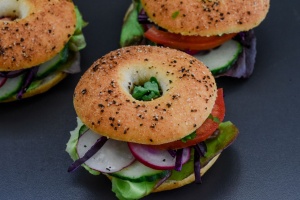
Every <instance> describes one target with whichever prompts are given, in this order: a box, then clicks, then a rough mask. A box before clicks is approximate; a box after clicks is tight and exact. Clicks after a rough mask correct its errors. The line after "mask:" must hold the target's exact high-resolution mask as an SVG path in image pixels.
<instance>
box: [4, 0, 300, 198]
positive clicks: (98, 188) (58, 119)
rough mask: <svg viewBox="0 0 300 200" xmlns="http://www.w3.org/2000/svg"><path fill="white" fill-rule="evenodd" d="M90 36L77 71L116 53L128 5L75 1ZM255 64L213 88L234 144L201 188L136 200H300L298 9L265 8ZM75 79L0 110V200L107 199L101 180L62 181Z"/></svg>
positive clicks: (293, 1)
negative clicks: (220, 95) (235, 133)
mask: <svg viewBox="0 0 300 200" xmlns="http://www.w3.org/2000/svg"><path fill="white" fill-rule="evenodd" d="M75 3H76V4H77V5H78V6H79V8H80V10H81V11H82V13H83V16H84V18H85V20H86V21H88V22H89V26H88V27H86V28H85V29H84V33H85V35H86V39H87V43H88V46H87V48H86V49H85V50H83V51H82V68H83V71H85V70H86V69H87V68H88V67H89V66H90V65H91V64H92V62H93V61H95V60H96V59H97V58H99V57H100V56H102V55H104V54H106V53H107V52H109V51H111V50H114V49H116V48H118V40H119V34H120V30H121V24H122V18H123V15H124V13H125V11H126V9H127V7H128V6H129V4H130V0H126V1H125V0H114V1H79V0H77V1H75ZM255 32H256V35H257V41H258V44H257V50H258V55H257V62H256V68H255V71H254V74H253V76H252V77H251V78H250V79H248V80H237V79H229V78H222V79H219V80H218V84H219V86H220V87H223V88H224V91H225V101H226V105H227V114H226V119H227V120H231V121H232V122H234V123H235V124H236V125H237V126H238V127H239V130H240V135H239V138H238V139H237V140H236V141H235V143H234V144H233V145H232V146H231V147H230V148H228V149H227V150H226V151H225V152H224V153H223V154H222V155H221V157H220V159H219V160H218V161H217V163H216V164H215V165H214V166H213V167H212V168H211V170H210V171H209V172H208V173H207V174H206V175H205V176H204V177H203V184H202V185H196V184H190V185H188V186H186V187H183V188H181V189H178V190H174V191H169V192H163V193H157V194H152V195H151V196H148V197H147V198H145V199H173V200H175V199H186V198H189V199H228V200H229V199H230V200H232V199H272V200H274V199H285V200H288V199H299V198H300V190H299V188H300V166H299V164H300V156H299V152H300V128H299V126H300V125H299V117H300V108H299V103H300V101H299V98H300V94H299V91H300V79H299V77H300V75H299V73H300V61H299V56H300V48H299V46H300V39H299V36H300V3H299V1H297V0H289V1H284V3H283V2H282V1H280V0H272V2H271V9H270V12H269V14H268V16H267V18H266V20H265V21H264V22H263V23H262V24H261V25H260V26H259V27H258V28H256V29H255ZM80 76H81V73H80V74H77V75H73V76H68V77H67V78H66V79H65V80H63V81H62V82H61V83H60V84H59V85H58V86H56V87H55V88H54V89H52V90H50V91H49V92H48V93H46V94H42V95H39V96H37V97H34V98H31V99H26V100H24V101H21V102H16V103H8V104H0V199H65V200H69V199H70V200H76V199H105V200H106V199H114V194H113V193H112V192H111V184H110V182H109V181H108V180H107V179H106V178H105V177H104V176H93V175H90V174H88V173H87V172H86V171H85V170H83V169H79V170H78V171H76V172H75V173H72V174H69V173H67V168H68V166H69V165H70V164H71V162H72V161H71V159H70V158H69V156H68V154H67V153H66V152H65V144H66V142H67V141H68V138H69V131H70V130H73V129H74V127H75V126H76V114H75V111H74V109H73V105H72V94H73V90H74V87H75V86H76V83H77V81H78V80H79V78H80Z"/></svg>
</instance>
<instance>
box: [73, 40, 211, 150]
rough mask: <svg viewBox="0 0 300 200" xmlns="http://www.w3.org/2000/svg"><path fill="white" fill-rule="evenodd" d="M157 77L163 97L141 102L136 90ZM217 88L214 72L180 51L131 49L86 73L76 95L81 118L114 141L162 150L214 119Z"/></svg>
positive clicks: (114, 54) (110, 56)
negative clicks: (135, 97)
mask: <svg viewBox="0 0 300 200" xmlns="http://www.w3.org/2000/svg"><path fill="white" fill-rule="evenodd" d="M150 77H155V78H156V79H157V80H158V82H159V86H160V88H161V90H162V96H161V97H159V98H157V99H154V100H152V101H139V100H135V99H134V98H133V97H132V95H131V91H132V90H133V87H134V85H143V83H145V82H146V81H149V79H150ZM216 92H217V88H216V83H215V80H214V77H213V76H212V74H211V72H210V71H209V70H208V68H207V67H206V66H205V65H204V64H203V63H202V62H200V61H198V60H197V59H195V58H194V57H192V56H190V55H188V54H186V53H183V52H181V51H178V50H174V49H169V48H163V47H153V46H131V47H125V48H121V49H118V50H115V51H112V52H110V53H108V54H107V55H105V56H103V57H102V58H100V59H98V60H97V61H96V62H94V63H93V65H92V66H91V67H90V68H89V69H88V70H87V71H86V72H85V73H84V75H83V76H82V77H81V79H80V80H79V83H78V84H77V86H76V88H75V92H74V107H75V110H76V113H77V115H78V117H79V118H80V119H81V120H82V121H83V123H84V124H85V125H87V126H88V127H89V128H90V129H92V130H93V131H95V132H96V133H99V134H101V135H104V136H107V137H109V138H112V139H116V140H121V141H126V142H135V143H140V144H150V145H157V144H163V143H167V142H172V141H175V140H179V139H181V138H183V137H185V136H187V135H189V134H191V133H192V132H193V131H194V130H196V129H197V128H198V127H199V126H200V125H201V124H202V123H203V122H204V121H205V120H206V119H207V117H208V116H209V114H210V112H211V110H212V108H213V105H214V103H215V99H216V95H217V93H216Z"/></svg>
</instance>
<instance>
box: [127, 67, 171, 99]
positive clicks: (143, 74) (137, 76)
mask: <svg viewBox="0 0 300 200" xmlns="http://www.w3.org/2000/svg"><path fill="white" fill-rule="evenodd" d="M133 68H134V69H136V68H135V67H133ZM123 77H124V78H125V80H123V88H124V89H125V90H126V91H127V92H128V93H129V94H130V95H131V96H133V92H134V88H135V87H138V86H141V87H144V85H145V83H146V82H149V81H150V80H152V79H153V78H155V79H156V80H157V83H158V90H159V96H158V97H156V98H154V99H157V98H160V97H161V96H163V95H164V94H165V92H166V91H167V90H168V83H167V82H166V80H165V79H164V78H163V77H162V76H161V75H160V74H159V73H157V72H155V71H154V70H149V69H147V70H145V69H142V70H135V71H133V69H129V72H128V71H127V70H126V72H125V73H124V74H123ZM133 98H135V97H134V96H133ZM137 100H139V99H137ZM151 100H152V99H151ZM141 101H143V100H141ZM146 101H147V100H146Z"/></svg>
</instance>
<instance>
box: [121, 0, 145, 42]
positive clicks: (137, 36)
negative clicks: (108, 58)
mask: <svg viewBox="0 0 300 200" xmlns="http://www.w3.org/2000/svg"><path fill="white" fill-rule="evenodd" d="M141 9H142V6H141V3H140V1H139V0H134V1H133V3H132V4H131V7H130V8H129V9H128V12H127V14H126V16H125V18H124V22H123V26H122V30H121V38H120V45H121V47H124V46H130V45H135V44H140V43H141V40H143V37H144V29H143V26H142V25H141V24H140V23H139V22H138V20H137V19H138V15H139V12H140V11H141Z"/></svg>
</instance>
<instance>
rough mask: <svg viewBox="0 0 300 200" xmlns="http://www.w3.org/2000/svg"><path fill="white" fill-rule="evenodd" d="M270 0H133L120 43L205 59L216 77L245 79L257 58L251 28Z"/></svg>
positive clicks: (260, 19)
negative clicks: (151, 46) (166, 48)
mask: <svg viewBox="0 0 300 200" xmlns="http://www.w3.org/2000/svg"><path fill="white" fill-rule="evenodd" d="M269 4H270V1H269V0H249V1H242V0H235V1H229V0H222V1H220V0H212V1H207V0H205V1H195V0H184V1H182V0H175V1H163V0H133V2H132V4H131V5H130V7H129V8H128V10H127V13H126V15H125V17H124V22H123V26H122V31H121V37H120V45H121V47H124V46H129V45H137V44H150V45H162V46H167V47H170V48H175V49H179V50H182V51H185V52H186V53H189V54H191V55H193V56H194V57H196V58H198V59H199V60H201V61H202V62H204V63H205V64H206V65H207V66H208V67H209V68H210V70H211V72H212V73H213V75H214V76H215V77H219V76H228V77H235V78H248V77H249V76H250V75H251V74H252V72H253V70H254V64H255V57H256V36H255V33H254V28H255V27H257V26H258V25H259V24H260V23H261V22H262V21H263V20H264V19H265V17H266V15H267V13H268V10H269Z"/></svg>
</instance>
